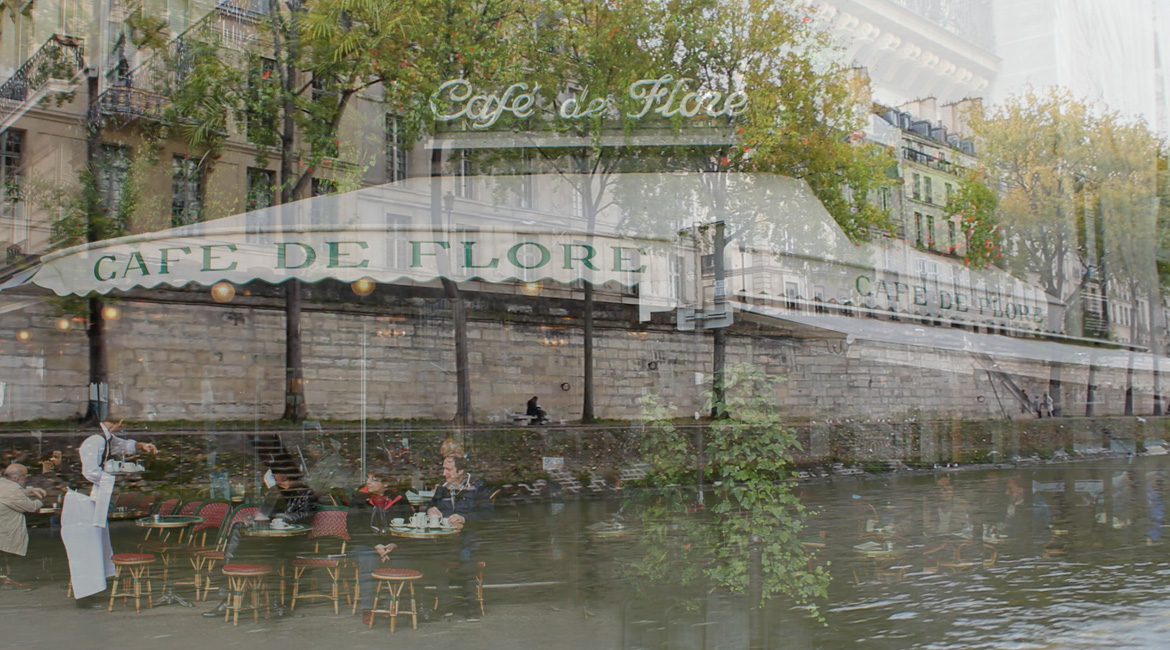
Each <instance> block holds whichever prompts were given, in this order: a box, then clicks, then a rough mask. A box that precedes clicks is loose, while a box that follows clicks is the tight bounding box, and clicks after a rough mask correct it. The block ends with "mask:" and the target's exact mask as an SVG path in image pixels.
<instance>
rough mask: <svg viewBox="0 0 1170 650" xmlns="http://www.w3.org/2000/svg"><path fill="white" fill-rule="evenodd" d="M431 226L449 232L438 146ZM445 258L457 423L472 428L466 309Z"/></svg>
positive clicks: (434, 156) (433, 154)
mask: <svg viewBox="0 0 1170 650" xmlns="http://www.w3.org/2000/svg"><path fill="white" fill-rule="evenodd" d="M452 201H454V199H453V198H452ZM431 224H432V226H433V229H434V234H435V236H436V237H438V236H440V235H442V236H444V237H445V235H446V234H447V232H448V229H447V228H446V227H445V226H444V223H443V151H442V149H439V148H437V147H436V148H435V149H432V150H431ZM443 259H444V258H440V262H439V264H440V266H439V272H440V273H442V275H443V277H442V283H443V295H444V296H445V297H446V298H447V300H448V301H449V302H450V303H451V321H452V323H451V324H452V327H453V328H454V330H455V422H456V424H458V425H459V426H470V425H472V424H474V423H475V419H474V418H473V417H472V414H471V370H470V368H469V365H468V360H467V306H466V303H464V302H463V293H462V291H460V289H459V285H458V284H457V283H456V282H455V281H453V280H451V279H450V278H449V273H450V270H451V269H449V268H445V267H444V266H443V264H444V262H443V261H442V260H443Z"/></svg>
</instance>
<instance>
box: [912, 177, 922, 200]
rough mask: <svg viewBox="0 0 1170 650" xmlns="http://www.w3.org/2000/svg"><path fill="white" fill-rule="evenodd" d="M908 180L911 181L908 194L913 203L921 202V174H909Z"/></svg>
mask: <svg viewBox="0 0 1170 650" xmlns="http://www.w3.org/2000/svg"><path fill="white" fill-rule="evenodd" d="M910 179H911V181H910V193H911V194H910V195H911V196H913V197H914V200H915V201H921V200H922V175H921V174H911V175H910Z"/></svg>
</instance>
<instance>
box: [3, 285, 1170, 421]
mask: <svg viewBox="0 0 1170 650" xmlns="http://www.w3.org/2000/svg"><path fill="white" fill-rule="evenodd" d="M154 295H162V296H163V298H165V299H159V298H156V297H153V296H152V297H151V298H150V299H134V300H130V299H127V300H121V301H119V302H117V303H116V305H117V306H118V308H119V309H120V311H121V316H120V318H119V319H118V320H116V321H113V322H111V323H110V326H109V332H108V341H109V357H110V384H111V397H112V406H111V412H112V415H113V416H114V417H119V418H127V419H135V420H174V419H187V420H227V419H231V420H241V419H253V418H258V419H272V418H275V417H277V416H279V414H280V413H281V411H282V410H283V408H282V400H283V376H284V315H283V312H282V310H281V309H280V303H279V301H278V300H275V299H272V298H271V297H269V298H266V299H262V298H255V299H249V298H246V297H243V296H241V297H239V299H238V300H237V302H236V303H233V304H231V305H227V306H224V305H218V304H215V303H212V302H210V301H209V300H207V299H206V298H205V294H202V293H199V294H194V293H192V294H182V293H179V292H172V293H167V292H156V293H155V294H154ZM5 300H6V301H7V302H5V303H4V305H0V307H2V308H4V309H7V311H5V312H4V313H0V382H3V384H4V396H3V397H4V399H3V403H2V404H0V421H18V420H28V419H34V418H67V417H71V416H75V415H77V414H79V413H82V412H83V411H84V410H85V403H86V399H87V394H86V390H87V389H86V386H87V383H88V380H87V376H88V375H87V367H88V356H87V355H88V352H87V343H86V336H85V332H84V327H83V325H84V324H83V323H80V322H74V323H73V325H74V327H73V329H72V330H70V331H60V330H59V329H57V327H56V324H57V321H58V311H57V309H58V308H57V307H56V306H55V303H54V302H53V301H52V300H50V299H47V298H46V297H44V296H32V295H25V296H20V295H17V296H12V295H11V294H8V295H6V296H5ZM508 300H510V299H501V298H499V297H491V298H483V299H477V301H473V302H472V304H471V309H470V310H469V311H470V313H471V314H472V317H471V318H472V320H471V323H470V325H469V334H468V335H469V349H470V364H471V369H472V387H473V397H472V401H473V405H474V409H475V415H476V419H477V421H479V422H485V423H490V422H502V421H504V420H505V419H506V417H505V414H506V412H507V411H509V410H511V411H519V410H521V409H523V407H524V402H525V401H526V400H527V399H528V398H529V397H531V396H532V395H539V396H540V399H541V402H542V404H543V405H544V406H545V408H546V409H547V410H548V411H549V413H550V414H551V415H552V418H553V420H554V421H559V420H561V419H564V420H569V421H571V420H574V419H577V418H579V417H580V413H581V398H582V393H581V390H582V370H581V355H582V334H581V330H580V326H579V322H580V321H579V319H577V318H574V317H572V316H571V315H568V314H569V312H568V311H567V310H566V309H558V308H555V307H554V308H552V309H550V308H548V307H547V305H546V306H545V308H544V309H537V310H532V309H528V308H525V309H513V308H512V307H511V306H509V303H508ZM520 300H521V299H519V298H517V301H520ZM359 309H360V311H359ZM602 309H606V310H608V311H603V312H601V315H602V316H603V317H600V318H599V319H598V321H597V324H596V330H595V335H596V336H595V347H594V359H595V378H596V381H595V390H596V396H595V407H596V411H597V415H598V416H599V417H602V418H612V419H626V418H633V417H636V416H637V415H638V406H637V400H638V398H640V397H641V396H642V395H645V394H651V393H656V394H659V395H661V396H662V397H663V398H664V399H665V401H667V402H669V403H671V404H673V405H674V407H675V410H676V412H677V413H678V414H679V415H683V416H689V415H691V414H692V413H694V412H696V411H702V410H703V400H704V398H703V391H704V389H705V387H706V386H707V384H708V383H709V380H710V372H711V336H710V334H709V333H695V332H680V331H677V330H676V328H675V327H674V325H673V323H667V322H662V323H650V324H639V323H637V322H636V318H633V317H629V318H626V317H625V316H624V315H623V312H622V311H621V309H620V308H619V307H615V306H614V305H608V306H605V307H602ZM340 310H346V311H340ZM782 325H783V324H782V323H778V324H777V326H776V327H763V326H760V325H758V324H753V323H738V324H737V325H736V326H735V327H734V328H733V329H732V331H731V336H730V337H729V340H730V349H729V352H728V360H729V361H730V362H732V363H735V362H751V363H754V364H757V365H760V366H762V367H764V368H765V369H766V370H767V371H768V372H769V373H771V374H773V375H775V376H779V377H783V378H784V379H785V381H782V382H781V383H780V384H779V385H778V388H777V395H776V400H777V403H778V404H779V405H781V406H782V407H783V408H784V409H785V410H787V411H788V412H789V413H791V415H792V416H793V418H794V419H797V420H808V421H822V422H844V421H846V420H852V421H867V420H868V421H872V422H881V421H883V420H889V421H905V420H908V419H915V418H920V417H926V418H930V419H937V418H942V419H948V420H949V419H957V420H988V419H1015V418H1028V417H1031V416H1030V414H1028V413H1025V412H1023V411H1022V410H1021V408H1020V405H1019V404H1018V402H1017V401H1016V400H1015V399H1014V398H1013V397H1011V395H1010V394H1009V393H1008V391H1007V389H1006V388H1005V387H1004V386H1003V385H1002V383H1000V382H998V381H996V380H995V379H994V377H993V375H992V374H991V373H989V371H988V369H987V368H986V367H985V366H984V365H983V363H982V362H980V361H979V360H977V359H975V358H974V357H972V356H971V355H968V354H964V353H957V352H948V351H944V350H935V349H927V348H920V347H914V346H899V345H891V344H885V343H875V342H869V341H865V340H858V341H855V342H853V343H852V344H846V343H845V342H844V339H841V338H839V337H829V338H823V337H819V336H818V335H817V334H816V333H815V332H814V333H812V334H810V333H809V332H808V331H805V332H799V333H798V332H794V331H791V330H786V329H784V328H783V327H782ZM21 331H24V332H27V333H28V337H27V340H19V338H18V333H19V332H21ZM303 332H304V359H305V379H306V395H307V400H308V404H309V410H310V416H311V417H313V418H320V419H342V420H357V419H360V418H361V416H362V413H363V407H364V413H365V416H366V417H367V418H368V419H404V418H422V419H438V420H445V419H450V418H451V417H452V415H453V412H454V408H455V358H454V336H453V330H452V325H451V320H450V314H449V310H448V309H447V308H446V303H445V301H442V300H436V299H422V298H417V297H412V298H395V299H392V300H389V301H387V302H384V303H382V304H377V305H366V306H358V307H354V306H353V305H352V304H347V303H335V302H331V301H329V300H326V299H322V298H321V296H318V299H317V300H312V301H307V302H306V308H305V312H304V317H303ZM363 359H364V364H363ZM363 365H364V369H365V375H364V376H365V380H364V381H365V383H364V390H363ZM1168 365H1170V364H1168ZM995 370H996V371H998V372H1002V373H1004V374H1005V375H1007V376H1009V377H1010V378H1011V380H1012V381H1014V382H1015V383H1016V384H1017V385H1019V386H1020V387H1022V388H1024V389H1025V390H1027V392H1028V393H1029V394H1031V395H1036V396H1039V395H1043V394H1044V392H1045V391H1046V390H1047V388H1048V378H1049V368H1048V367H1047V366H1046V365H1044V364H1039V363H1028V362H1011V361H1010V360H997V363H996V367H995ZM1087 375H1088V371H1087V368H1084V367H1068V366H1066V367H1064V368H1063V369H1062V379H1063V381H1064V384H1063V386H1064V391H1063V393H1064V394H1063V401H1064V407H1065V413H1066V414H1068V415H1083V414H1084V410H1085V399H1086V390H1085V382H1086V380H1087ZM1124 375H1125V373H1124V370H1123V369H1118V370H1112V371H1099V372H1098V373H1097V378H1096V379H1097V382H1098V385H1099V386H1100V390H1099V392H1098V400H1099V402H1098V404H1097V407H1096V414H1097V415H1110V414H1120V413H1121V412H1122V408H1123V403H1124V391H1125V376H1124ZM1135 385H1136V387H1137V388H1136V394H1137V399H1136V411H1137V413H1139V414H1148V413H1150V412H1151V410H1152V401H1151V400H1152V380H1151V378H1150V377H1149V376H1148V373H1147V374H1145V375H1138V376H1136V377H1135Z"/></svg>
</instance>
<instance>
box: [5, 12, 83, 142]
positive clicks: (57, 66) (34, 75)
mask: <svg viewBox="0 0 1170 650" xmlns="http://www.w3.org/2000/svg"><path fill="white" fill-rule="evenodd" d="M84 69H85V59H84V57H83V48H82V43H81V39H79V38H74V37H72V36H63V35H60V34H54V35H53V36H51V37H50V38H49V40H47V41H45V43H44V45H41V47H40V48H39V49H38V50H37V51H36V52H34V53H33V55H32V56H30V57H29V58H28V60H27V61H25V62H24V65H22V66H20V67H19V68H17V69H16V72H14V73H12V76H11V77H9V78H8V80H7V81H5V82H4V83H3V84H0V129H3V128H8V127H9V126H11V125H12V123H13V122H15V121H16V118H18V117H20V115H22V114H23V113H24V112H25V111H27V110H28V109H30V108H32V107H33V106H34V105H36V103H37V102H39V101H40V100H41V99H42V98H43V97H44V96H45V95H47V94H48V93H50V92H54V91H57V92H65V91H67V90H68V89H69V88H70V86H71V84H72V83H74V82H75V80H76V79H77V77H78V76H79V75H81V73H82V71H83V70H84Z"/></svg>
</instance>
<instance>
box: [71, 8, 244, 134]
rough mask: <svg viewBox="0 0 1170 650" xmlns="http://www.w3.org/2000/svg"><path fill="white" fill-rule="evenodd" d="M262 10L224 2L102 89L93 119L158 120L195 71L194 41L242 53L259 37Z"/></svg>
mask: <svg viewBox="0 0 1170 650" xmlns="http://www.w3.org/2000/svg"><path fill="white" fill-rule="evenodd" d="M242 5H243V6H242ZM260 6H261V4H260V3H258V2H255V1H253V2H249V1H245V0H236V1H235V2H227V1H226V0H225V1H224V2H221V3H220V4H219V5H217V6H216V8H215V9H214V10H212V11H211V12H208V14H207V15H206V16H204V17H203V18H202V19H201V20H199V22H197V23H195V24H193V25H191V27H189V28H188V29H187V30H186V31H184V32H183V33H182V34H179V35H178V36H176V37H175V38H173V39H171V41H170V42H169V43H167V50H166V52H165V53H157V54H155V55H154V56H152V57H151V58H149V59H147V61H146V62H145V63H143V64H142V65H139V66H138V67H136V68H134V69H133V70H131V71H129V72H128V73H126V74H125V75H124V76H123V77H122V78H121V79H119V80H118V81H117V82H115V83H114V84H113V85H111V86H109V87H107V88H106V89H105V90H104V91H102V93H101V94H99V95H98V96H97V98H95V100H94V101H93V103H92V104H91V105H90V108H89V113H88V115H89V119H90V120H91V121H95V120H98V119H100V118H102V117H109V118H114V119H120V120H123V121H127V122H130V121H134V120H137V119H140V118H147V119H158V118H159V117H160V115H161V113H162V111H163V110H164V109H165V108H166V107H167V105H168V104H169V103H170V98H169V96H170V93H171V91H172V90H173V89H174V88H176V87H179V86H181V85H182V84H183V83H184V82H185V79H186V76H187V74H188V73H189V71H190V69H191V64H192V61H191V57H192V54H191V52H192V50H193V49H194V48H193V47H192V42H193V41H196V40H203V41H209V42H214V43H218V44H219V45H220V46H222V47H224V48H226V49H229V50H242V49H243V48H244V46H246V45H247V44H249V43H251V42H252V40H253V39H254V38H255V37H256V24H257V23H258V22H259V21H260V19H261V18H262V17H263V15H262V14H261V13H258V11H257V8H258V7H260Z"/></svg>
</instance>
